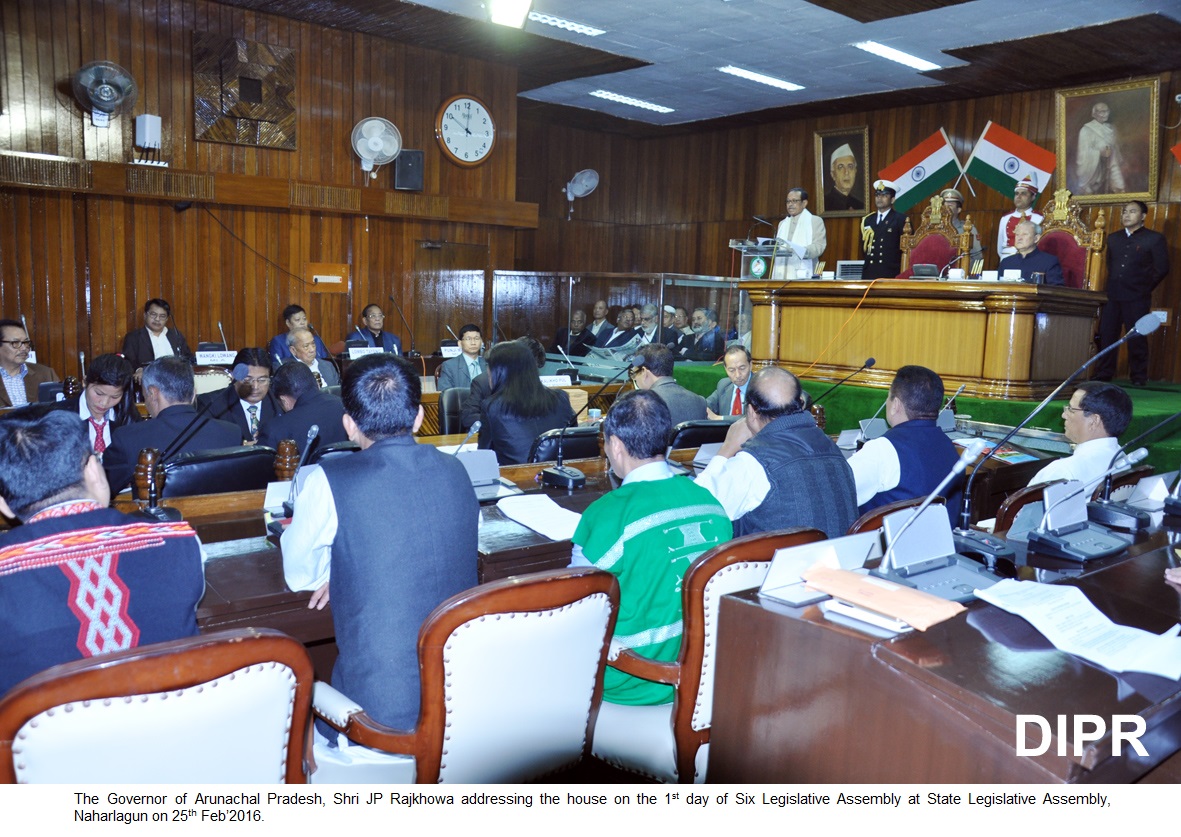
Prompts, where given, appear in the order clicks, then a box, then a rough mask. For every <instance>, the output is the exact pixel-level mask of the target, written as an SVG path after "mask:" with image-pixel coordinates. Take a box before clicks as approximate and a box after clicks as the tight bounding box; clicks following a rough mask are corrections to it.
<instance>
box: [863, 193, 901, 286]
mask: <svg viewBox="0 0 1181 837" xmlns="http://www.w3.org/2000/svg"><path fill="white" fill-rule="evenodd" d="M896 194H898V189H897V187H896V186H895V185H894V183H893V181H890V180H875V181H874V184H873V200H874V204H875V205H876V206H877V211H876V212H871V213H870V214H868V215H866V216H865V217H864V218H862V219H861V251H862V253H863V257H864V259H865V266H864V267H863V268H862V269H861V278H862V279H893V278H894V277H895V276H897V275H898V274H899V273H900V272H901V271H902V227H903V226H904V225H905V224H906V216H905V215H902V214H901V213H899V212H895V211H894V196H895V195H896Z"/></svg>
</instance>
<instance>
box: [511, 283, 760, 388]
mask: <svg viewBox="0 0 1181 837" xmlns="http://www.w3.org/2000/svg"><path fill="white" fill-rule="evenodd" d="M666 305H667V306H669V307H670V308H671V309H673V310H672V311H669V312H666V311H665V310H664V308H665V306H666ZM698 309H700V310H698ZM695 315H696V318H697V320H698V326H699V329H700V336H698V334H695V333H694V332H693V331H692V328H693V320H694V317H695ZM492 318H493V323H494V332H495V334H496V338H497V339H501V340H504V339H510V340H511V339H516V338H517V337H521V336H523V335H528V336H531V337H534V338H535V339H537V340H539V341H540V342H541V343H542V345H544V346H545V347H546V349H547V350H548V351H549V352H550V353H551V355H550V362H549V363H547V365H546V367H547V368H546V373H547V374H552V373H553V372H554V370H556V369H557V368H558V367H569V366H571V365H573V366H574V367H575V368H577V369H579V371H580V373H582V374H583V376H584V377H586V378H588V379H592V380H606V379H607V378H610V377H611V376H613V375H614V374H615V373H616V371H618V370H619V368H620V367H621V366H622V365H625V364H626V359H627V358H628V357H631V355H632V354H633V353H634V351H635V349H636V348H637V347H638V346H640V345H642V344H644V343H649V342H657V343H663V344H665V345H669V346H670V347H671V348H672V349H673V351H674V353H675V354H676V355H677V358H678V360H679V361H686V362H706V363H713V362H714V361H716V360H717V359H718V358H719V357H721V355H722V353H723V352H724V350H725V346H726V345H728V344H729V343H730V342H733V341H735V340H737V341H741V342H742V343H743V344H744V345H746V346H747V348H748V349H749V348H750V323H751V305H750V297H749V296H748V295H747V294H746V292H745V291H743V290H742V289H741V288H740V287H739V283H738V280H736V279H732V278H727V277H719V276H695V275H690V274H677V273H551V272H526V271H507V270H498V271H494V273H493V277H492ZM563 352H564V353H565V354H563Z"/></svg>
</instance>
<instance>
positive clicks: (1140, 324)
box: [953, 314, 1161, 560]
mask: <svg viewBox="0 0 1181 837" xmlns="http://www.w3.org/2000/svg"><path fill="white" fill-rule="evenodd" d="M1160 324H1161V323H1160V320H1158V319H1157V318H1156V316H1155V315H1153V314H1145V315H1144V316H1143V317H1141V318H1140V319H1138V320H1137V321H1136V325H1134V326H1133V327H1132V328H1131V329H1130V330H1129V331H1128V332H1127V333H1126V334H1124V336H1123V337H1121V338H1120V339H1119V340H1116V341H1115V342H1114V343H1112V344H1111V345H1110V346H1108V347H1107V348H1106V349H1101V350H1100V351H1098V352H1096V353H1095V354H1094V355H1092V356H1091V357H1090V358H1088V359H1087V361H1086V363H1084V364H1083V365H1082V366H1080V367H1079V368H1078V369H1076V370H1075V371H1074V372H1072V373H1071V374H1070V376H1069V377H1068V378H1067V379H1066V380H1065V381H1063V382H1062V383H1060V384H1058V386H1056V387H1054V389H1053V390H1052V391H1051V392H1050V394H1049V395H1047V396H1046V397H1045V398H1043V399H1042V401H1041V403H1040V404H1038V405H1037V406H1036V407H1034V408H1033V412H1031V413H1030V414H1029V415H1027V416H1026V417H1025V418H1023V419H1022V420H1021V422H1020V423H1019V424H1017V425H1016V426H1015V427H1013V429H1012V430H1010V431H1009V432H1008V433H1006V434H1005V435H1004V437H1003V438H1002V439H1001V440H1000V441H999V442H997V443H996V444H995V445H994V446H993V448H992V450H990V451H989V452H988V453H987V454H985V455H984V458H983V459H981V460H980V461H979V462H978V463H976V467H975V468H973V469H972V474H971V476H969V477H968V483H967V485H965V486H964V502H963V506H962V508H961V509H960V525H959V526H957V527H956V528H955V529H954V530H953V536H954V537H955V545H956V549H957V550H958V551H960V552H975V553H977V554H980V555H984V556H985V560H988V557H989V556H992V557H993V559H995V558H998V557H1002V556H1003V557H1007V558H1012V557H1015V556H1016V553H1015V552H1014V551H1013V550H1012V549H1011V548H1010V547H1009V546H1008V545H1007V544H1005V543H1004V541H1002V540H1000V539H999V538H994V537H991V536H989V535H987V534H986V533H984V532H976V531H974V530H973V529H972V528H971V527H972V486H973V484H974V483H975V482H976V475H977V474H979V473H980V471H981V470H982V466H983V465H984V463H985V462H987V461H988V460H989V459H991V458H992V457H993V456H995V455H996V452H997V451H998V450H1000V449H1001V448H1002V447H1004V446H1005V445H1006V444H1007V443H1008V441H1009V440H1010V439H1012V438H1013V437H1014V436H1016V435H1017V431H1019V430H1021V428H1023V427H1025V425H1027V424H1029V422H1030V421H1032V420H1033V417H1034V416H1036V415H1037V414H1038V413H1040V412H1041V411H1042V410H1043V409H1045V406H1046V405H1047V404H1049V403H1050V402H1051V401H1053V400H1054V399H1055V398H1056V397H1057V396H1058V393H1060V392H1062V390H1063V389H1065V388H1066V385H1067V384H1069V383H1070V382H1071V381H1073V380H1074V379H1075V378H1077V377H1078V376H1079V375H1081V374H1082V373H1083V372H1085V371H1086V370H1087V369H1089V368H1090V367H1091V366H1092V365H1093V364H1094V363H1095V361H1097V360H1099V358H1101V357H1103V356H1104V355H1106V354H1107V353H1108V352H1111V351H1114V350H1116V349H1118V348H1119V347H1120V346H1122V345H1123V344H1124V343H1126V342H1128V340H1130V339H1131V338H1133V337H1137V336H1146V335H1149V334H1151V333H1152V332H1154V331H1156V330H1157V329H1158V328H1160Z"/></svg>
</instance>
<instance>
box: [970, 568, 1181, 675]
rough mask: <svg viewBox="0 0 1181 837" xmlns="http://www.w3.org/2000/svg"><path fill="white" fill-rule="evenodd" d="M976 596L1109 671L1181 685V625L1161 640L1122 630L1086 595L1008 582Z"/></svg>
mask: <svg viewBox="0 0 1181 837" xmlns="http://www.w3.org/2000/svg"><path fill="white" fill-rule="evenodd" d="M976 595H977V596H978V597H980V598H981V599H983V600H984V601H986V602H990V603H991V604H994V605H996V606H997V607H999V608H1001V609H1002V610H1007V611H1008V612H1009V613H1013V614H1016V615H1017V616H1020V617H1021V618H1022V619H1025V620H1026V621H1027V622H1029V623H1030V624H1032V625H1033V626H1034V627H1035V628H1037V629H1038V630H1039V631H1040V632H1041V633H1042V634H1043V635H1044V636H1045V637H1046V639H1048V640H1049V641H1050V642H1052V643H1053V644H1054V647H1055V648H1057V649H1058V650H1059V651H1065V652H1066V653H1067V654H1075V655H1077V656H1079V657H1082V658H1083V659H1084V660H1089V661H1090V662H1092V663H1095V664H1096V665H1100V666H1103V667H1104V668H1106V669H1108V670H1109V671H1119V672H1122V671H1143V672H1147V673H1148V674H1158V675H1161V676H1162V677H1168V678H1169V679H1171V680H1178V679H1181V638H1179V637H1178V633H1179V632H1181V625H1174V626H1173V627H1172V628H1170V629H1169V630H1167V631H1165V632H1164V633H1163V634H1161V635H1159V636H1158V635H1156V634H1151V633H1149V632H1148V631H1143V630H1141V629H1139V628H1130V627H1128V626H1127V625H1117V624H1115V623H1114V622H1112V621H1111V620H1110V619H1108V618H1107V617H1106V616H1104V615H1103V614H1102V613H1100V612H1099V610H1098V608H1096V607H1095V605H1093V604H1091V602H1090V600H1088V599H1087V597H1086V595H1085V594H1084V593H1083V591H1082V590H1080V589H1078V588H1077V587H1067V586H1065V585H1057V584H1039V583H1038V582H1036V581H1014V580H1013V579H1005V580H1004V581H1002V582H1000V583H999V584H994V585H993V586H992V587H989V588H988V589H987V590H978V591H977V592H976Z"/></svg>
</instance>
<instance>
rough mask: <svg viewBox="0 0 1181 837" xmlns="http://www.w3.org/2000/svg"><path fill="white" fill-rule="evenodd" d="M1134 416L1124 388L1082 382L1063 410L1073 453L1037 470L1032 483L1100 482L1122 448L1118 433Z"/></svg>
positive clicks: (1030, 482) (1099, 382) (1123, 429)
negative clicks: (1056, 481)
mask: <svg viewBox="0 0 1181 837" xmlns="http://www.w3.org/2000/svg"><path fill="white" fill-rule="evenodd" d="M1131 420H1132V399H1131V398H1129V397H1128V394H1127V393H1126V392H1124V391H1123V389H1121V388H1120V387H1117V386H1116V385H1115V384H1108V383H1103V382H1102V381H1084V382H1083V383H1081V384H1079V385H1078V387H1077V388H1076V389H1075V391H1074V394H1072V395H1071V396H1070V403H1069V404H1067V405H1066V407H1065V408H1064V409H1063V410H1062V423H1063V425H1065V429H1066V438H1067V439H1069V440H1070V441H1071V443H1073V444H1074V446H1075V448H1074V453H1072V454H1071V455H1070V456H1067V457H1063V458H1062V459H1055V460H1054V461H1053V462H1051V463H1050V464H1049V465H1047V466H1046V467H1045V468H1042V469H1041V470H1040V471H1038V472H1037V473H1036V474H1034V476H1033V479H1031V480H1030V481H1029V484H1030V485H1035V484H1037V483H1041V482H1052V481H1053V480H1080V481H1081V482H1083V483H1092V484H1093V483H1095V482H1097V481H1098V479H1099V477H1101V476H1102V475H1103V472H1104V471H1106V470H1107V469H1108V468H1109V467H1110V463H1111V460H1112V457H1114V456H1115V454H1116V452H1117V451H1118V450H1119V435H1120V434H1121V433H1123V432H1124V431H1125V430H1127V429H1128V423H1129V422H1131ZM1091 487H1092V488H1093V487H1094V485H1092V486H1091Z"/></svg>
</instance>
